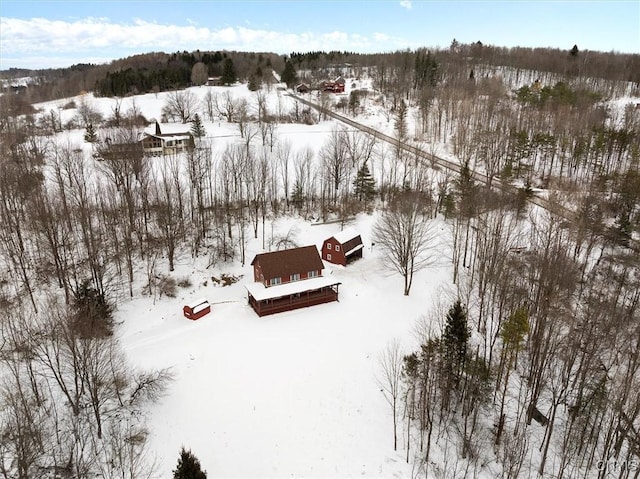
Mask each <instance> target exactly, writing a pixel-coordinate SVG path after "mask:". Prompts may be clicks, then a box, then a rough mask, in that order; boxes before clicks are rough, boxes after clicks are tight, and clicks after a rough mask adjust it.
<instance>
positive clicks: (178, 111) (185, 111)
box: [162, 90, 198, 123]
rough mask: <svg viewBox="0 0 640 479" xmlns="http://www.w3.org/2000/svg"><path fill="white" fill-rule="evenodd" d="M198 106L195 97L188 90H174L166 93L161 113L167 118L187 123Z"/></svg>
mask: <svg viewBox="0 0 640 479" xmlns="http://www.w3.org/2000/svg"><path fill="white" fill-rule="evenodd" d="M197 106H198V99H197V97H196V96H195V95H194V94H193V93H191V92H190V91H189V90H182V91H179V90H176V91H172V92H171V93H169V95H167V99H166V100H165V103H164V106H163V107H162V114H163V116H165V117H166V118H168V119H176V118H177V119H179V120H180V121H181V122H182V123H187V122H188V121H189V120H191V117H192V116H193V115H194V114H195V112H196V107H197Z"/></svg>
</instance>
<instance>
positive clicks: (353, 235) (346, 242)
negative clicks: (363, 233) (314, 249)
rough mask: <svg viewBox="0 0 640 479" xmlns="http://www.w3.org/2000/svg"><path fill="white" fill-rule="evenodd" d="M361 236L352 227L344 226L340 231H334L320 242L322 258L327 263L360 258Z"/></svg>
mask: <svg viewBox="0 0 640 479" xmlns="http://www.w3.org/2000/svg"><path fill="white" fill-rule="evenodd" d="M363 249H364V245H363V244H362V238H361V237H360V233H358V232H357V231H356V230H355V229H353V228H346V229H345V230H343V231H341V232H340V233H336V234H335V235H333V236H332V237H331V238H327V239H326V240H324V242H323V243H322V259H323V260H325V261H328V262H329V263H334V264H341V265H342V266H346V265H347V263H349V262H351V261H353V260H355V259H358V258H362V250H363Z"/></svg>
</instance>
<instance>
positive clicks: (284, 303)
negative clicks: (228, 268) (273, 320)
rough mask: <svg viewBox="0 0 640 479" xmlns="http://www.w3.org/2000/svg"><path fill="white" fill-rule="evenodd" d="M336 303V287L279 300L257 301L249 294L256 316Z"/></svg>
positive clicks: (297, 294) (327, 287) (305, 292)
mask: <svg viewBox="0 0 640 479" xmlns="http://www.w3.org/2000/svg"><path fill="white" fill-rule="evenodd" d="M332 301H338V285H337V284H336V285H334V286H326V287H324V288H322V289H319V290H314V291H304V292H302V293H296V294H292V295H288V296H284V297H280V298H274V299H265V300H262V301H257V300H256V299H255V298H254V297H253V296H251V294H249V304H250V305H251V307H252V308H253V309H254V310H255V312H256V313H258V316H267V315H269V314H275V313H282V312H283V311H291V310H294V309H299V308H306V307H307V306H315V305H316V304H323V303H330V302H332Z"/></svg>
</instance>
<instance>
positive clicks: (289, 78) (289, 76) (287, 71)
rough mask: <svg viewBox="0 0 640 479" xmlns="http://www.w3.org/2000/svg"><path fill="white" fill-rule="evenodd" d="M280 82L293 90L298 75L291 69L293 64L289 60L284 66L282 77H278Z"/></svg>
mask: <svg viewBox="0 0 640 479" xmlns="http://www.w3.org/2000/svg"><path fill="white" fill-rule="evenodd" d="M280 81H282V82H284V83H286V84H287V87H288V88H293V87H294V86H295V85H296V83H298V74H297V73H296V70H295V68H293V63H291V62H290V61H289V60H287V61H286V62H285V64H284V70H283V71H282V75H280Z"/></svg>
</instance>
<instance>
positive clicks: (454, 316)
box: [442, 299, 471, 379]
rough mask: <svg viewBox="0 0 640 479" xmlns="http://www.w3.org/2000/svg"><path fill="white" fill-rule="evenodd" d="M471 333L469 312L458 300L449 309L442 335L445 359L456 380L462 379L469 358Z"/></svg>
mask: <svg viewBox="0 0 640 479" xmlns="http://www.w3.org/2000/svg"><path fill="white" fill-rule="evenodd" d="M470 336H471V333H470V332H469V327H468V325H467V312H466V311H465V310H464V308H463V306H462V304H461V303H460V300H459V299H458V300H457V301H456V302H455V303H453V306H451V308H449V312H448V313H447V319H446V323H445V326H444V332H443V334H442V345H443V352H444V358H445V361H446V363H447V366H448V367H449V370H450V372H451V373H452V375H453V378H454V379H457V378H459V377H460V373H461V372H462V370H463V368H464V365H465V361H466V358H467V342H468V341H469V337H470Z"/></svg>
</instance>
